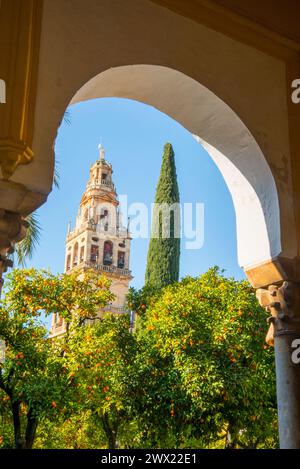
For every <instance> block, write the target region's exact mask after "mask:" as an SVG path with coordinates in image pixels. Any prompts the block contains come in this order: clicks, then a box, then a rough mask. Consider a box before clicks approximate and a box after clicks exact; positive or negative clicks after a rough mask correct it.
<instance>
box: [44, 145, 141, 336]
mask: <svg viewBox="0 0 300 469" xmlns="http://www.w3.org/2000/svg"><path fill="white" fill-rule="evenodd" d="M98 150H99V156H98V159H97V160H96V162H95V163H94V164H92V166H91V168H90V175H89V180H88V182H87V185H86V189H85V191H84V193H83V195H82V198H81V201H80V205H79V209H78V213H77V217H76V223H75V227H74V229H71V227H70V225H69V226H68V232H67V237H66V257H65V272H66V273H68V272H73V271H76V272H78V274H81V273H82V272H84V271H85V270H87V269H91V268H92V269H95V270H96V271H97V272H99V274H101V273H103V274H104V275H106V276H108V277H109V278H110V279H111V281H112V283H111V287H110V289H111V291H112V292H113V293H114V295H115V299H114V301H113V302H112V303H111V304H110V305H108V306H107V307H106V308H104V310H108V311H111V312H113V313H119V314H121V313H123V312H125V307H124V305H125V297H126V294H127V292H128V286H129V282H130V280H131V279H132V276H131V271H130V270H129V257H130V242H131V238H130V234H129V231H128V229H127V227H124V226H123V224H122V218H121V214H120V211H119V201H118V198H117V192H116V188H115V185H114V183H113V181H112V173H113V169H112V165H111V164H110V163H109V162H108V161H107V160H106V159H105V150H104V148H103V146H102V145H101V144H100V145H98ZM101 311H103V310H101ZM101 311H100V312H99V313H101ZM64 331H65V325H64V322H63V320H62V319H61V318H59V317H58V316H57V315H53V320H52V329H51V336H52V337H53V336H57V335H60V334H62V333H64Z"/></svg>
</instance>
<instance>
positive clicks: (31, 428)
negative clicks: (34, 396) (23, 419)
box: [25, 409, 38, 449]
mask: <svg viewBox="0 0 300 469" xmlns="http://www.w3.org/2000/svg"><path fill="white" fill-rule="evenodd" d="M37 426H38V419H37V418H36V417H34V416H33V414H32V409H29V411H28V413H27V425H26V434H25V448H26V449H31V448H32V445H33V442H34V439H35V434H36V429H37Z"/></svg>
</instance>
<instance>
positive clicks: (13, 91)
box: [0, 0, 43, 179]
mask: <svg viewBox="0 0 300 469" xmlns="http://www.w3.org/2000/svg"><path fill="white" fill-rule="evenodd" d="M42 5H43V2H42V0H26V1H24V0H14V1H11V0H2V1H1V2H0V56H1V63H0V76H1V78H3V79H4V81H5V84H6V102H5V104H3V105H1V112H0V168H1V170H2V177H3V178H4V179H9V178H10V177H11V176H12V174H13V173H14V171H15V170H16V168H17V167H18V166H19V165H21V164H27V163H29V162H30V161H31V160H32V159H33V151H32V141H33V124H34V110H35V99H36V89H37V75H38V57H39V43H40V31H41V18H42Z"/></svg>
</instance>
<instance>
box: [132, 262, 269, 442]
mask: <svg viewBox="0 0 300 469" xmlns="http://www.w3.org/2000/svg"><path fill="white" fill-rule="evenodd" d="M129 304H130V306H131V307H132V308H133V309H135V310H136V311H137V313H138V315H139V320H138V328H137V340H138V347H139V353H138V354H137V362H136V370H137V373H138V379H137V381H136V383H137V385H136V387H133V389H132V392H133V395H135V400H134V402H135V405H136V417H137V419H138V421H139V429H140V437H141V441H142V440H144V444H146V445H151V446H160V445H166V444H168V445H171V444H173V445H175V446H185V445H190V444H191V441H194V442H195V441H198V443H197V444H198V445H202V446H217V447H218V446H220V445H225V446H226V447H240V448H244V447H248V448H250V447H251V448H252V447H274V446H276V444H277V437H276V435H277V432H276V401H275V372H274V358H273V351H272V349H269V348H268V347H266V345H265V344H264V339H265V335H266V331H267V323H266V315H265V311H264V310H263V309H262V308H261V307H260V306H259V304H258V302H257V300H256V298H255V294H254V291H253V289H252V288H251V287H250V285H249V284H248V282H246V281H235V280H233V279H228V278H225V277H224V276H223V275H222V274H221V273H220V271H219V270H218V269H217V268H214V269H210V270H209V271H208V272H207V273H205V274H203V275H202V276H201V277H199V278H197V279H193V278H186V279H184V280H182V281H181V282H179V283H175V284H173V285H171V286H168V287H166V288H165V289H164V290H162V292H161V294H160V295H158V294H157V292H156V293H154V294H153V293H151V292H149V291H148V290H145V289H143V290H142V291H139V292H136V291H134V290H131V292H130V295H129ZM222 440H223V443H222ZM194 444H195V443H194ZM162 447H164V446H162Z"/></svg>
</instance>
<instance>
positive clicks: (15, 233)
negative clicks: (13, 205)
mask: <svg viewBox="0 0 300 469" xmlns="http://www.w3.org/2000/svg"><path fill="white" fill-rule="evenodd" d="M27 228H28V222H27V221H26V220H24V218H22V216H21V215H20V214H18V213H13V212H8V211H6V210H3V209H0V292H1V288H2V284H3V279H2V274H3V273H4V272H6V270H7V268H8V267H12V265H13V264H12V261H11V259H9V258H8V257H7V255H8V254H10V253H12V252H13V250H14V245H15V243H16V242H18V241H21V240H22V239H23V238H24V237H25V235H26V230H27Z"/></svg>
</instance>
